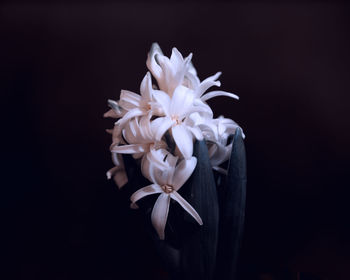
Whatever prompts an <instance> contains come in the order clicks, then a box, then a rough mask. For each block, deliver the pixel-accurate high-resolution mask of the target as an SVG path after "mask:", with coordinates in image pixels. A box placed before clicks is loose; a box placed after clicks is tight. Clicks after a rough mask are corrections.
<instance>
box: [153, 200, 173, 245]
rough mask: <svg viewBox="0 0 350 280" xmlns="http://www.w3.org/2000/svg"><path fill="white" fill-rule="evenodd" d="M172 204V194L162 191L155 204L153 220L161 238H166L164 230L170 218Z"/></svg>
mask: <svg viewBox="0 0 350 280" xmlns="http://www.w3.org/2000/svg"><path fill="white" fill-rule="evenodd" d="M169 205H170V196H169V195H168V194H165V193H162V194H161V195H160V196H159V197H158V199H157V201H156V203H155V204H154V206H153V210H152V215H151V220H152V224H153V226H154V228H155V230H156V231H157V233H158V236H159V238H160V239H161V240H163V239H164V237H165V236H164V230H165V225H166V221H167V219H168V213H169Z"/></svg>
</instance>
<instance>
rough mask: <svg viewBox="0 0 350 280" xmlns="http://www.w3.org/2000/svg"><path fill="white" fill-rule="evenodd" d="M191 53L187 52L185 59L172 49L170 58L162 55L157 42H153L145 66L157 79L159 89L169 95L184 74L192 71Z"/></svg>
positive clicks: (182, 78)
mask: <svg viewBox="0 0 350 280" xmlns="http://www.w3.org/2000/svg"><path fill="white" fill-rule="evenodd" d="M191 58H192V54H189V56H187V57H186V58H185V59H184V58H183V56H182V54H181V53H180V52H179V51H178V50H177V49H176V48H173V49H172V53H171V56H170V59H169V58H168V57H166V56H164V55H163V53H162V50H161V49H160V47H159V45H158V44H157V43H153V44H152V47H151V50H150V52H149V53H148V57H147V61H146V64H147V67H148V69H149V70H150V71H151V72H152V75H153V76H154V78H155V79H156V80H157V83H158V86H159V89H160V90H162V91H165V92H166V93H168V94H169V95H170V96H171V95H172V94H173V92H174V90H175V88H176V87H177V86H179V85H182V84H183V82H186V81H184V79H185V75H186V74H188V72H189V71H190V72H191V73H195V71H193V69H194V68H193V66H192V65H191Z"/></svg>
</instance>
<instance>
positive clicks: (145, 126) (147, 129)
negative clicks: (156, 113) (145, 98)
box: [139, 116, 154, 140]
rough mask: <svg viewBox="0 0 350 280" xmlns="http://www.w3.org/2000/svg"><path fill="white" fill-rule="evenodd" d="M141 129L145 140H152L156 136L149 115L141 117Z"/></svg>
mask: <svg viewBox="0 0 350 280" xmlns="http://www.w3.org/2000/svg"><path fill="white" fill-rule="evenodd" d="M139 129H140V132H141V135H142V137H143V138H144V139H145V140H152V139H153V138H154V137H153V133H152V130H151V121H150V118H149V117H148V116H144V117H142V118H141V119H140V122H139Z"/></svg>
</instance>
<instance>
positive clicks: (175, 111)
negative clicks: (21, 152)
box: [104, 43, 244, 239]
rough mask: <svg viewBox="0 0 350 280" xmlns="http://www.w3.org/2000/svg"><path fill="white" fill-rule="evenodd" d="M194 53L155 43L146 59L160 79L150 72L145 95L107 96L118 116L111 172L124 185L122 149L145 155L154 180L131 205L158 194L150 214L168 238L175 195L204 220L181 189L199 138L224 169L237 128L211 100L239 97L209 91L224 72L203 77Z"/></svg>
mask: <svg viewBox="0 0 350 280" xmlns="http://www.w3.org/2000/svg"><path fill="white" fill-rule="evenodd" d="M191 58H192V54H190V55H188V56H187V57H186V58H184V57H183V56H182V54H181V53H180V52H179V51H178V50H177V49H176V48H173V49H172V53H171V56H170V58H168V57H166V56H165V55H163V53H162V51H161V49H160V47H159V45H158V44H156V43H154V44H153V45H152V48H151V51H150V52H149V53H148V57H147V61H146V64H147V67H148V69H149V71H150V72H151V73H152V75H153V77H154V78H155V79H156V81H157V84H152V77H151V74H150V72H147V74H146V75H145V77H144V78H143V80H142V82H141V85H140V94H137V93H134V92H131V91H128V90H122V91H121V94H120V100H118V101H112V100H109V101H108V104H109V106H110V107H111V109H110V110H109V111H108V112H106V113H105V114H104V116H105V117H112V118H115V119H118V120H117V121H116V123H115V125H114V128H113V129H111V130H107V132H109V133H111V134H112V145H111V147H110V150H111V152H112V159H113V163H114V165H115V167H113V168H111V169H110V170H109V171H108V172H107V177H108V178H109V179H110V178H112V177H113V178H114V180H115V181H116V183H117V185H118V187H122V186H123V185H125V184H126V183H127V181H128V178H127V176H126V172H125V166H124V163H123V158H122V154H132V156H133V157H134V158H136V159H141V172H142V174H143V176H144V177H145V178H147V179H148V180H149V181H150V182H152V184H150V185H149V186H146V187H143V188H141V189H139V190H138V191H137V192H135V193H134V194H133V195H132V196H131V201H132V204H131V206H132V207H134V208H135V207H136V202H137V201H138V200H139V199H141V198H143V197H145V196H148V195H151V194H159V197H158V199H157V201H156V203H155V205H154V207H153V210H152V217H151V218H152V223H153V225H154V227H155V229H156V230H157V233H158V235H159V237H160V238H161V239H164V229H165V225H166V221H167V217H168V211H169V205H170V200H171V199H173V200H175V201H177V202H178V203H179V204H180V205H181V206H182V207H183V208H184V209H185V211H187V212H188V213H189V214H190V215H192V216H193V218H194V219H195V220H196V221H197V222H198V223H199V224H202V220H201V218H200V216H199V215H198V213H197V212H196V211H195V209H193V207H192V206H191V205H190V204H189V203H188V202H186V201H185V200H184V199H183V198H182V197H181V196H180V195H179V193H178V192H177V191H178V190H179V189H180V188H181V187H182V185H183V184H184V183H185V182H186V181H187V179H188V178H189V177H190V176H191V174H192V172H193V170H194V168H195V166H196V163H197V160H196V158H195V157H193V156H192V154H193V142H194V140H195V139H197V140H202V139H205V140H206V142H207V146H208V152H209V158H210V161H211V164H212V167H213V169H215V170H217V171H219V172H222V173H224V174H225V173H226V170H224V169H222V168H221V167H220V165H221V164H222V163H223V162H224V161H226V160H228V158H229V156H230V154H231V149H232V142H231V143H229V141H228V139H229V136H230V135H232V134H234V133H235V131H236V129H237V127H238V125H237V124H236V123H235V122H234V121H232V120H230V119H226V118H223V117H219V118H217V119H213V111H212V110H211V108H210V107H209V105H208V104H207V103H206V102H207V100H209V99H211V98H213V97H217V96H226V97H230V98H234V99H238V96H237V95H235V94H233V93H230V92H226V91H219V90H215V91H209V92H208V90H209V88H211V87H213V86H216V87H220V85H221V84H220V81H218V80H217V79H218V78H219V76H220V75H221V72H218V73H216V74H215V75H212V76H210V77H208V78H206V79H204V80H203V81H202V82H201V81H200V79H199V78H198V76H197V71H196V69H195V68H194V66H193V65H192V62H191ZM243 136H244V135H243ZM175 155H176V156H175Z"/></svg>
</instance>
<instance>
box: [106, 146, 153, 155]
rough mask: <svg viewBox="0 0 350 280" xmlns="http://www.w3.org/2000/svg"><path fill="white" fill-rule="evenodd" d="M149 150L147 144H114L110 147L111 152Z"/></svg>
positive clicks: (127, 152)
mask: <svg viewBox="0 0 350 280" xmlns="http://www.w3.org/2000/svg"><path fill="white" fill-rule="evenodd" d="M148 150H149V144H131V145H122V146H114V147H113V148H112V149H111V152H113V153H121V154H133V153H144V152H147V151H148Z"/></svg>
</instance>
